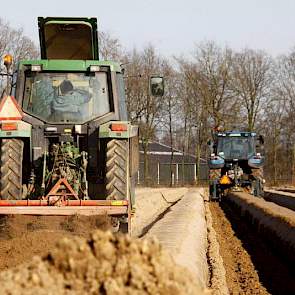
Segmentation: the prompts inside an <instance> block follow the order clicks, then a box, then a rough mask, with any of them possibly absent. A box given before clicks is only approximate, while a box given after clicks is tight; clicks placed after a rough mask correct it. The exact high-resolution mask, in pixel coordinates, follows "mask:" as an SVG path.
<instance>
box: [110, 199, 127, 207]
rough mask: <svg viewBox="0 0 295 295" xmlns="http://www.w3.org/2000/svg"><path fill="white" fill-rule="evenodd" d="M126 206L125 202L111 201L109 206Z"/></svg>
mask: <svg viewBox="0 0 295 295" xmlns="http://www.w3.org/2000/svg"><path fill="white" fill-rule="evenodd" d="M126 205H128V201H127V200H112V201H111V206H126Z"/></svg>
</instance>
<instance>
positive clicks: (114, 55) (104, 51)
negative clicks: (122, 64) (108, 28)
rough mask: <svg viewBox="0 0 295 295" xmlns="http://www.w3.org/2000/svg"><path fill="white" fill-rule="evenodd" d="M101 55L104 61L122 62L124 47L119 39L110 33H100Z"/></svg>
mask: <svg viewBox="0 0 295 295" xmlns="http://www.w3.org/2000/svg"><path fill="white" fill-rule="evenodd" d="M98 44H99V55H100V58H101V59H104V60H116V61H120V60H122V58H123V52H122V45H121V42H120V40H119V39H117V38H115V37H113V36H111V34H110V33H108V32H102V31H100V32H98Z"/></svg>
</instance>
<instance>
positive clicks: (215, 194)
mask: <svg viewBox="0 0 295 295" xmlns="http://www.w3.org/2000/svg"><path fill="white" fill-rule="evenodd" d="M212 137H213V138H212V140H209V141H208V145H209V149H210V158H209V160H208V165H209V192H210V200H212V201H220V200H221V199H222V197H223V196H224V195H225V194H226V192H228V191H229V190H234V191H247V192H250V193H251V194H253V195H254V196H257V197H260V196H263V184H264V178H263V165H264V156H263V144H264V140H263V137H262V136H257V134H256V133H255V132H241V131H229V132H219V131H216V132H214V133H213V136H212Z"/></svg>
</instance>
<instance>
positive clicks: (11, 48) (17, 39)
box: [0, 18, 39, 93]
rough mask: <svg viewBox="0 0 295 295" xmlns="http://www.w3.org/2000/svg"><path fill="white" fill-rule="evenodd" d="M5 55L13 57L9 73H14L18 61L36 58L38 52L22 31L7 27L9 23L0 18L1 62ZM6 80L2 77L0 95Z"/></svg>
mask: <svg viewBox="0 0 295 295" xmlns="http://www.w3.org/2000/svg"><path fill="white" fill-rule="evenodd" d="M5 54H11V55H12V56H13V65H12V67H11V71H12V72H14V71H15V70H16V67H17V64H18V62H19V61H20V60H22V59H34V58H37V57H38V55H39V51H38V50H37V48H36V46H35V44H34V43H33V41H32V40H30V39H29V38H28V37H26V36H24V34H23V30H22V29H14V28H12V27H11V26H10V25H9V23H7V22H5V21H4V20H3V19H1V18H0V59H1V62H2V59H3V57H4V55H5ZM2 70H3V69H2ZM0 79H1V78H0ZM6 79H7V77H2V79H1V83H0V90H1V93H2V91H3V88H4V87H5V85H6Z"/></svg>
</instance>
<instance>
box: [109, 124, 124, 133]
mask: <svg viewBox="0 0 295 295" xmlns="http://www.w3.org/2000/svg"><path fill="white" fill-rule="evenodd" d="M111 130H112V131H127V125H126V124H118V123H116V124H114V123H113V124H112V125H111Z"/></svg>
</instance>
